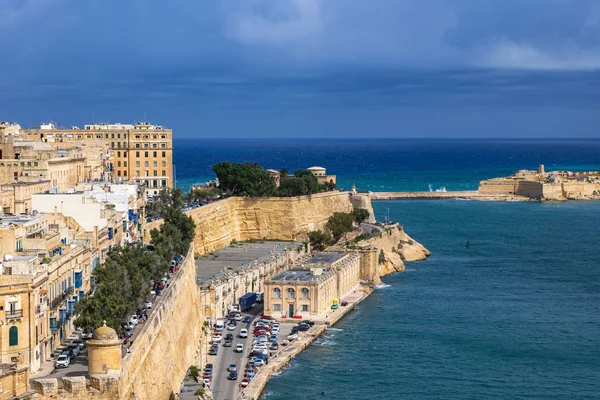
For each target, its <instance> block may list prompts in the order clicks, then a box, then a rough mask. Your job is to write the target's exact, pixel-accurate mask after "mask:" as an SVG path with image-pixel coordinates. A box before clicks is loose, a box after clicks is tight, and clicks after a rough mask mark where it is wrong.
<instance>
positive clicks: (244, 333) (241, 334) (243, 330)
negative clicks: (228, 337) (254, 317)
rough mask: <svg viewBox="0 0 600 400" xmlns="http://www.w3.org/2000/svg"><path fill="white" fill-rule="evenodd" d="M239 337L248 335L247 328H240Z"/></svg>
mask: <svg viewBox="0 0 600 400" xmlns="http://www.w3.org/2000/svg"><path fill="white" fill-rule="evenodd" d="M239 336H240V337H241V338H247V337H248V329H242V330H240V335H239Z"/></svg>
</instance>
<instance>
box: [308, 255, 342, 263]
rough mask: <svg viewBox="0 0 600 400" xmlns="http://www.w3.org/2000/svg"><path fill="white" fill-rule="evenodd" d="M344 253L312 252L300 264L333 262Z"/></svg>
mask: <svg viewBox="0 0 600 400" xmlns="http://www.w3.org/2000/svg"><path fill="white" fill-rule="evenodd" d="M345 255H346V253H313V254H312V255H311V256H310V257H308V258H307V259H306V260H304V261H302V264H304V265H311V264H333V263H334V262H336V261H337V260H339V259H340V258H342V257H344V256H345Z"/></svg>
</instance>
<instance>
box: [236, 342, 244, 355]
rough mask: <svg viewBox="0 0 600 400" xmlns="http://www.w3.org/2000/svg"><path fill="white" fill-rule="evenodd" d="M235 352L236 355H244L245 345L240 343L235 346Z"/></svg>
mask: <svg viewBox="0 0 600 400" xmlns="http://www.w3.org/2000/svg"><path fill="white" fill-rule="evenodd" d="M233 351H235V352H236V353H243V352H244V345H243V344H242V343H238V344H236V345H235V349H233Z"/></svg>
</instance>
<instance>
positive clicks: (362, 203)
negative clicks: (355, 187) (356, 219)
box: [350, 193, 376, 224]
mask: <svg viewBox="0 0 600 400" xmlns="http://www.w3.org/2000/svg"><path fill="white" fill-rule="evenodd" d="M350 202H351V203H352V206H353V207H354V208H364V209H365V210H367V211H368V212H369V218H367V220H366V222H369V223H371V224H374V223H375V222H376V221H375V211H374V210H373V205H372V203H371V195H370V194H369V193H353V194H351V195H350Z"/></svg>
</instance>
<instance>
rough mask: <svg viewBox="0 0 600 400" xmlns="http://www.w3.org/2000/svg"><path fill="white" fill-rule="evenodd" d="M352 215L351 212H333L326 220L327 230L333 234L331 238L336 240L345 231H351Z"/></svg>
mask: <svg viewBox="0 0 600 400" xmlns="http://www.w3.org/2000/svg"><path fill="white" fill-rule="evenodd" d="M353 223H354V217H353V216H352V214H348V213H343V212H336V213H333V215H332V216H331V217H329V220H328V221H327V225H326V227H327V230H328V231H329V232H330V233H331V234H332V235H333V239H334V240H335V241H336V242H337V241H338V240H340V238H341V237H342V235H343V234H344V233H346V232H350V231H352V226H353Z"/></svg>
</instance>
